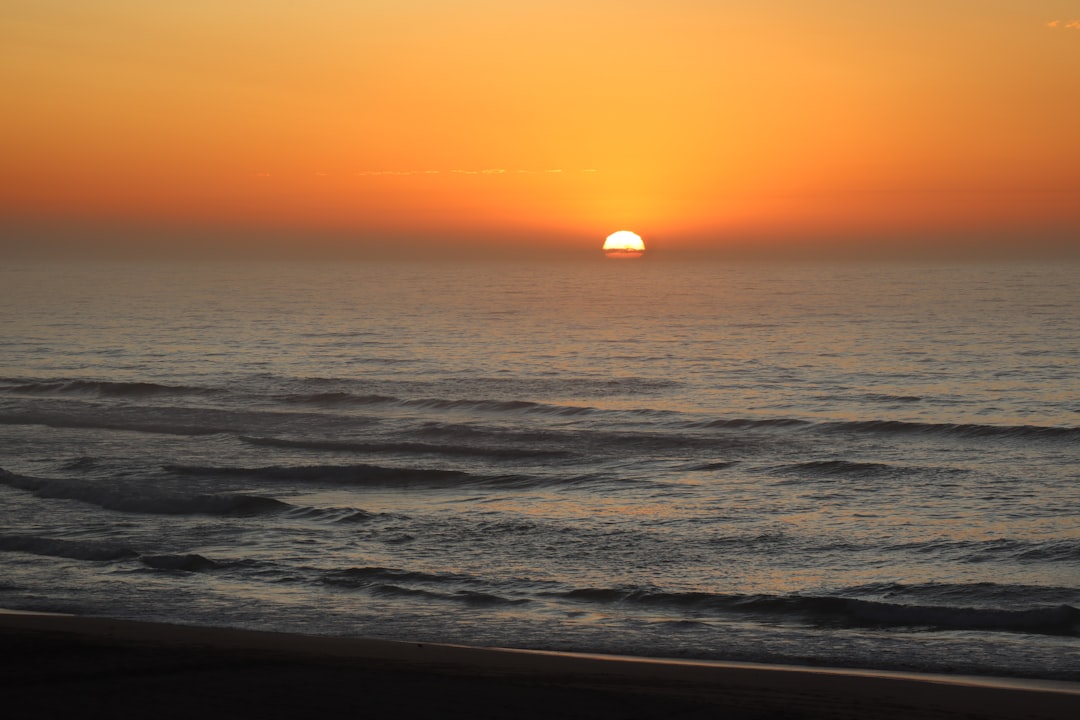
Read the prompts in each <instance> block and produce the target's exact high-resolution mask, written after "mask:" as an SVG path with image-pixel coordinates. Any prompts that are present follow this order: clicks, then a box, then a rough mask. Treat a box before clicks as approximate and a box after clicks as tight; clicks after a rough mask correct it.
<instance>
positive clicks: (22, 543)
mask: <svg viewBox="0 0 1080 720" xmlns="http://www.w3.org/2000/svg"><path fill="white" fill-rule="evenodd" d="M0 551H4V552H24V553H29V554H32V555H44V556H48V557H58V558H68V559H70V560H92V561H97V562H104V561H111V560H123V559H125V558H131V557H135V556H137V555H138V553H137V552H135V550H134V549H132V548H130V547H128V546H127V545H123V544H121V543H114V542H105V541H100V540H64V539H61V538H49V537H39V536H36V535H0Z"/></svg>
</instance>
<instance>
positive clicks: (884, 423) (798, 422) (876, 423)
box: [684, 418, 1080, 440]
mask: <svg viewBox="0 0 1080 720" xmlns="http://www.w3.org/2000/svg"><path fill="white" fill-rule="evenodd" d="M684 427H687V428H693V429H699V428H704V429H719V430H770V429H781V430H783V429H808V430H815V431H818V432H825V433H890V434H920V435H931V436H934V435H936V436H941V437H965V438H990V439H998V438H1015V439H1030V440H1080V427H1056V426H1048V425H982V424H978V423H927V422H909V421H905V420H844V421H812V420H803V419H800V418H764V419H750V418H729V419H717V420H707V421H704V422H701V421H692V422H687V423H685V425H684Z"/></svg>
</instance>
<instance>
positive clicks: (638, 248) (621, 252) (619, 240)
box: [604, 230, 645, 258]
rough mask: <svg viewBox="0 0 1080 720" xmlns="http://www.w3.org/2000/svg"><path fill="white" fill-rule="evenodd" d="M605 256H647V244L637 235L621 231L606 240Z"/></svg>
mask: <svg viewBox="0 0 1080 720" xmlns="http://www.w3.org/2000/svg"><path fill="white" fill-rule="evenodd" d="M604 254H605V255H607V256H608V257H612V258H637V257H641V256H642V255H644V254H645V242H644V241H643V240H642V239H641V236H640V235H638V234H637V233H633V232H630V231H629V230H619V231H617V232H613V233H611V234H610V235H608V236H607V239H606V240H604Z"/></svg>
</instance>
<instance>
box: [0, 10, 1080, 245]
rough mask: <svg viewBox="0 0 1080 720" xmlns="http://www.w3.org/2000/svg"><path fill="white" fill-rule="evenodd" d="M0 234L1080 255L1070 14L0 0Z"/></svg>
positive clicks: (131, 240)
mask: <svg viewBox="0 0 1080 720" xmlns="http://www.w3.org/2000/svg"><path fill="white" fill-rule="evenodd" d="M0 87H3V88H4V91H3V97H4V107H3V112H2V113H0V150H2V155H0V158H2V159H0V248H2V249H3V250H5V251H6V252H8V253H11V252H16V253H18V252H22V251H25V250H27V248H32V247H48V246H56V247H61V246H63V247H68V248H73V249H81V250H88V249H89V250H94V249H95V248H107V247H116V246H121V247H126V248H129V249H130V248H136V247H142V248H148V249H157V248H166V249H168V248H169V247H172V246H176V247H189V248H190V247H194V248H209V247H215V246H218V245H225V246H231V245H233V244H235V245H237V246H238V247H241V248H242V249H243V250H244V251H245V252H251V253H255V254H258V253H259V252H270V251H273V252H281V251H285V252H292V253H294V254H297V255H303V254H305V253H311V254H319V253H322V252H335V253H336V252H341V253H345V254H355V255H357V256H365V255H371V256H375V255H386V254H391V255H392V254H395V253H397V254H422V253H425V252H431V253H440V252H447V251H450V250H451V249H453V248H467V249H469V250H470V251H478V252H483V253H490V254H501V253H505V252H515V251H527V252H529V253H534V254H544V253H551V254H553V255H555V254H568V253H574V252H579V251H582V252H586V251H587V252H592V253H598V252H599V247H600V244H601V242H602V241H603V238H604V236H606V235H607V234H608V233H609V232H611V231H613V230H616V229H621V228H626V229H630V230H634V231H636V232H638V233H640V234H641V235H643V236H644V237H645V239H646V242H647V243H649V244H650V248H651V250H654V251H656V252H657V253H660V252H662V253H665V254H669V255H672V256H677V255H679V254H680V253H682V254H690V253H701V252H704V251H709V252H715V253H717V254H719V255H721V256H723V255H725V253H726V254H728V255H738V254H746V253H751V254H752V253H754V252H759V251H768V250H770V249H771V250H775V251H777V252H782V253H792V254H796V255H798V254H811V255H812V254H813V253H815V252H841V253H854V254H874V253H877V252H880V253H883V254H886V255H903V254H905V253H918V252H922V251H930V250H934V251H940V250H941V249H942V248H946V249H951V250H952V251H954V252H956V253H957V254H960V255H965V256H966V255H969V254H971V253H975V254H983V253H989V254H1006V255H1009V254H1013V255H1023V254H1034V255H1045V254H1062V253H1064V254H1072V255H1074V256H1075V255H1080V132H1078V131H1077V128H1080V2H1076V1H1075V0H1069V1H1065V0H1015V1H1010V0H996V1H992V0H985V1H980V2H972V1H970V0H968V1H964V0H933V1H931V0H925V1H924V0H914V1H912V0H906V1H904V2H899V1H897V2H892V1H891V0H890V1H883V2H874V3H869V2H865V1H864V0H816V1H815V2H813V3H808V2H804V1H802V0H726V1H724V2H720V1H719V0H715V1H713V0H655V1H654V0H617V1H616V0H597V1H594V2H586V1H585V0H516V1H515V2H506V1H505V0H455V1H454V2H450V1H449V0H441V1H436V0H364V1H363V2H356V1H355V0H309V1H308V2H304V3H299V2H287V1H286V0H186V1H185V2H182V3H181V2H175V3H152V2H146V1H145V0H5V2H4V3H3V5H2V6H0Z"/></svg>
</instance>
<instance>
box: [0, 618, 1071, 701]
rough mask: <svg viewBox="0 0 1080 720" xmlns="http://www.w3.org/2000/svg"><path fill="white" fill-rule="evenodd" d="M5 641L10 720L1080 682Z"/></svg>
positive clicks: (994, 694) (799, 697) (337, 650)
mask: <svg viewBox="0 0 1080 720" xmlns="http://www.w3.org/2000/svg"><path fill="white" fill-rule="evenodd" d="M0 648H2V653H0V657H2V658H3V668H2V672H0V697H2V698H3V702H4V704H5V706H6V708H9V709H12V710H18V711H19V714H17V715H12V717H15V716H18V717H31V716H32V717H35V718H60V717H65V718H68V717H80V718H106V717H107V718H136V717H138V718H144V717H154V718H188V719H193V720H199V719H200V718H219V717H220V718H226V717H228V718H247V717H250V718H286V717H289V718H295V717H333V718H336V717H350V718H357V717H370V716H380V715H385V716H387V717H391V718H470V719H479V718H517V719H521V720H529V719H530V718H545V719H548V718H591V719H594V720H603V719H605V718H730V719H733V720H749V719H751V718H753V719H756V720H765V719H770V720H772V719H777V718H852V719H854V718H882V719H886V720H887V719H890V718H910V719H914V720H917V719H920V718H1000V719H1019V718H1025V719H1029V720H1040V719H1044V718H1045V719H1051V718H1053V719H1062V720H1064V719H1065V718H1069V719H1070V720H1071V719H1072V718H1077V717H1080V683H1056V682H1038V681H1019V680H999V679H994V678H963V677H951V676H939V675H919V674H907V673H887V672H877V671H854V670H823V669H817V668H800V667H791V666H770V665H752V664H740V663H696V662H679V661H665V660H654V659H646V658H625V657H609V656H596V655H577V654H565V653H545V652H531V651H517V650H502V649H491V648H472V647H462V646H449V645H432V644H418V643H404V642H392V641H384V640H365V639H354V638H335V637H323V636H309V635H294V634H286V633H273V632H261V631H249V630H233V629H218V628H202V627H186V626H182V625H166V624H158V623H140V622H130V621H119V620H107V619H102V618H87V617H75V616H69V615H48V614H29V613H7V612H0ZM27 713H30V714H27ZM5 714H6V713H5Z"/></svg>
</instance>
